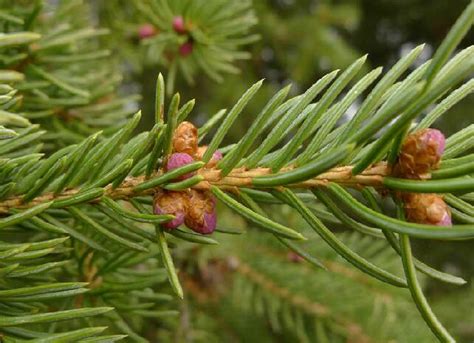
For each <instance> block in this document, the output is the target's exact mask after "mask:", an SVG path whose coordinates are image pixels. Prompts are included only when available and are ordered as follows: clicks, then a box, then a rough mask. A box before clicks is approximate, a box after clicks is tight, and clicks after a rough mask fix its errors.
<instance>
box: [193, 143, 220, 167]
mask: <svg viewBox="0 0 474 343" xmlns="http://www.w3.org/2000/svg"><path fill="white" fill-rule="evenodd" d="M206 150H207V145H203V146H200V147H198V149H197V152H196V159H197V160H202V157H203V156H204V154H205V152H206ZM222 157H223V156H222V153H221V152H220V151H219V150H216V151H215V152H214V153H213V154H212V157H211V159H210V160H209V162H207V164H206V168H213V167H215V166H216V165H217V162H219V161H220V160H222Z"/></svg>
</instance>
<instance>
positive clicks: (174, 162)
mask: <svg viewBox="0 0 474 343" xmlns="http://www.w3.org/2000/svg"><path fill="white" fill-rule="evenodd" d="M193 162H194V159H193V158H192V157H191V156H190V155H188V154H185V153H182V152H175V153H174V154H171V156H170V157H169V158H168V163H167V164H166V170H167V171H170V170H173V169H176V168H179V167H182V166H185V165H187V164H191V163H193ZM194 174H195V172H192V173H188V174H184V175H182V176H180V177H178V178H177V180H185V179H188V178H190V177H191V176H193V175H194Z"/></svg>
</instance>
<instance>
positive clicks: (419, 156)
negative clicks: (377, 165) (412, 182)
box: [395, 129, 446, 179]
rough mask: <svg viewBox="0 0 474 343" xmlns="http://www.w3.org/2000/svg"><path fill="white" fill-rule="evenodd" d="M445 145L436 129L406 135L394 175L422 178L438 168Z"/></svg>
mask: <svg viewBox="0 0 474 343" xmlns="http://www.w3.org/2000/svg"><path fill="white" fill-rule="evenodd" d="M445 145H446V141H445V138H444V135H443V133H442V132H441V131H439V130H436V129H423V130H420V131H417V132H414V133H412V134H410V135H408V136H407V138H406V139H405V142H404V143H403V146H402V149H401V151H400V155H399V157H398V162H397V165H396V166H395V174H396V175H398V176H401V177H404V178H409V179H418V178H423V174H426V173H428V172H429V171H430V170H432V169H437V168H438V165H439V161H440V159H441V155H442V154H443V152H444V148H445Z"/></svg>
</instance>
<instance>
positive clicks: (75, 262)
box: [0, 0, 474, 342]
mask: <svg viewBox="0 0 474 343" xmlns="http://www.w3.org/2000/svg"><path fill="white" fill-rule="evenodd" d="M0 3H1V5H2V7H1V11H0V25H1V26H2V29H3V33H1V34H0V155H1V159H0V166H1V167H0V276H1V277H0V340H2V341H4V342H24V341H31V342H113V341H118V340H124V341H136V342H147V341H150V342H159V341H196V342H201V341H202V342H204V341H206V342H209V341H211V342H212V341H215V342H221V341H245V342H247V341H249V342H251V341H259V342H260V341H264V342H265V341H269V342H270V341H275V340H281V341H291V342H292V341H302V342H315V341H316V342H389V341H396V342H432V341H433V340H435V339H436V338H437V339H438V340H439V341H441V342H454V341H455V338H453V335H459V334H460V333H461V332H460V331H459V328H458V326H457V324H459V322H458V323H453V321H454V320H453V319H452V318H447V321H446V323H447V324H448V325H446V326H443V324H442V321H441V320H439V319H438V317H437V314H441V313H440V312H441V309H443V311H444V309H445V308H447V307H448V305H450V306H451V308H452V302H453V301H456V302H459V300H457V298H454V297H453V298H448V299H449V301H448V299H447V300H446V303H447V304H446V305H444V304H440V305H439V307H438V306H435V307H434V309H435V310H433V309H432V308H431V306H430V304H429V302H428V301H427V298H426V297H425V295H424V294H423V291H422V285H423V281H424V278H425V277H427V278H431V279H434V280H436V282H444V283H446V284H448V285H450V286H453V285H457V286H461V285H463V284H465V283H466V280H464V279H463V278H461V277H459V276H455V275H452V274H450V273H447V272H446V271H441V270H438V269H435V268H433V267H431V266H429V265H427V264H425V263H424V262H422V261H420V260H418V259H416V258H415V257H414V256H413V253H412V242H411V240H412V238H415V239H421V240H442V241H459V240H471V239H473V238H474V210H473V206H474V204H473V203H474V178H473V176H474V174H473V173H474V155H473V154H472V149H473V147H474V139H473V137H474V125H473V124H471V125H470V126H467V127H465V128H464V129H462V130H460V131H459V132H457V133H455V134H453V135H451V136H450V137H448V138H447V139H446V140H445V138H444V135H443V134H442V133H441V132H440V131H438V130H435V129H431V128H430V126H432V124H433V123H434V122H435V121H436V120H437V119H439V118H441V116H443V115H445V114H446V113H448V112H449V110H450V109H451V107H453V106H454V105H455V104H457V103H458V102H459V101H461V100H462V99H463V98H465V97H466V96H468V95H469V94H470V93H471V92H472V90H473V85H474V83H473V80H472V78H471V79H468V80H466V78H467V77H468V76H469V75H471V74H472V72H473V71H474V48H473V47H472V46H470V47H467V48H465V49H461V50H456V48H457V46H458V45H459V43H460V41H461V40H462V39H463V37H464V36H465V35H466V34H467V33H468V31H469V30H470V28H471V25H472V22H473V21H474V2H471V4H470V5H469V6H468V7H467V8H466V9H465V10H464V12H463V13H462V14H461V16H460V17H459V19H458V20H457V21H456V23H455V24H454V26H453V27H452V29H451V30H450V31H449V32H448V33H447V35H446V38H445V39H444V40H443V42H442V43H441V45H440V46H439V47H438V49H437V50H436V52H435V53H434V55H433V57H432V59H431V60H428V61H426V62H425V63H423V64H418V65H417V64H416V61H417V58H418V57H419V56H420V54H421V53H422V51H423V46H422V45H420V46H417V47H415V48H413V49H412V50H411V51H409V52H408V53H406V54H405V55H404V56H402V57H401V58H400V60H399V61H398V62H397V63H395V64H394V65H393V66H392V67H391V68H389V69H388V70H386V71H384V70H383V69H382V68H381V67H378V68H373V69H372V68H371V67H370V66H366V56H362V57H360V58H358V59H355V61H352V62H350V63H348V62H347V59H348V56H349V55H350V53H349V51H350V52H352V53H353V54H354V55H357V53H356V52H355V50H353V49H352V48H349V46H348V45H346V44H345V43H342V41H339V43H340V44H341V45H343V46H344V48H343V49H345V51H346V52H347V53H346V54H344V56H343V57H341V58H340V59H338V60H334V64H335V65H337V66H339V67H343V69H342V70H340V71H339V70H335V71H329V72H328V73H326V75H324V76H322V77H321V78H320V79H319V80H316V82H314V83H313V84H312V85H311V86H310V87H308V89H307V90H305V91H302V92H300V93H301V94H296V93H298V92H295V93H291V90H290V87H291V86H286V87H283V88H282V89H280V90H278V91H276V92H274V94H271V95H269V94H268V93H270V87H267V88H266V90H265V91H264V93H265V105H264V106H261V108H260V109H259V111H258V112H252V117H253V118H252V121H251V122H246V123H244V124H243V125H245V127H246V131H245V133H244V134H243V135H242V136H241V137H239V138H238V139H235V140H234V143H230V144H227V143H226V142H228V141H229V137H233V136H231V135H230V132H231V130H232V129H233V128H234V127H235V126H234V125H235V124H236V123H237V122H238V121H239V116H241V114H242V113H243V112H244V111H247V110H248V109H249V108H250V107H249V106H248V105H250V104H251V102H252V101H254V100H255V98H256V97H258V95H257V93H258V92H259V91H261V90H263V87H262V85H263V84H264V83H263V80H261V81H258V82H256V83H254V84H253V85H251V86H250V87H249V88H248V89H247V90H245V91H244V92H243V94H242V95H241V96H240V97H239V96H238V95H237V94H233V96H234V98H235V99H237V100H236V101H235V103H234V104H233V105H232V106H229V109H228V110H220V111H218V112H217V113H216V114H215V115H213V116H211V117H209V118H207V119H206V120H205V121H204V124H203V125H201V126H200V127H199V128H197V127H195V126H194V125H193V124H192V123H190V122H189V121H186V119H187V117H188V116H189V115H190V113H191V112H192V110H193V107H194V104H195V102H194V100H190V101H187V102H183V101H182V100H181V96H180V94H179V93H174V95H172V94H173V92H174V89H175V88H176V87H175V85H174V80H175V77H176V76H177V74H178V72H179V75H181V76H182V77H183V78H185V79H186V80H187V81H188V82H191V83H192V82H193V78H194V76H195V75H197V74H198V73H205V74H206V75H207V76H209V77H211V78H212V79H214V81H219V82H222V85H221V87H223V88H225V87H226V83H227V82H228V81H227V79H225V78H224V75H225V74H226V73H228V72H237V71H238V68H237V67H236V66H235V62H236V60H238V59H241V58H248V57H249V55H248V53H246V52H245V51H242V50H241V45H242V44H246V43H251V42H253V41H254V40H255V37H256V35H255V34H254V33H253V32H252V27H253V25H254V24H255V15H254V12H253V10H252V8H251V2H250V1H242V2H235V1H227V0H212V1H211V0H207V1H198V0H179V1H178V0H156V1H139V0H136V1H132V2H123V3H122V2H121V1H116V2H112V1H110V2H104V3H101V4H97V3H91V5H92V6H95V7H97V8H95V10H94V11H93V10H91V7H90V6H89V5H88V4H87V3H84V2H83V1H80V0H67V1H60V2H58V3H55V2H48V1H41V0H36V1H10V0H1V1H0ZM265 6H269V5H268V4H266V3H261V4H259V5H256V7H255V8H256V10H257V11H262V8H265ZM339 9H340V10H343V9H346V10H347V8H342V9H341V8H339ZM263 11H264V10H263ZM97 12H98V13H100V17H102V18H101V19H102V20H101V22H102V23H106V25H108V26H109V27H110V30H112V31H114V34H113V35H112V36H111V37H109V38H107V37H108V36H106V35H107V34H108V33H109V31H110V30H106V29H100V28H95V25H94V16H93V13H97ZM329 12H330V13H333V14H334V13H337V11H329ZM265 13H267V14H268V16H271V13H269V12H268V11H267V12H265ZM317 13H318V15H322V14H321V12H317ZM322 13H323V14H324V12H322ZM112 14H117V17H116V18H114V17H113V15H112ZM333 18H337V15H334V17H333ZM269 22H271V19H267V20H266V21H265V24H268V23H269ZM336 22H337V20H336V19H334V22H333V23H336ZM120 23H123V25H122V26H120ZM317 32H318V34H319V35H322V36H321V37H324V36H325V35H327V34H328V31H327V30H326V28H325V27H323V26H322V27H319V28H318V30H317ZM131 35H135V36H133V37H131ZM117 37H121V38H120V42H119V41H118V38H117ZM138 41H141V43H139V44H140V45H142V46H141V47H142V48H144V49H143V50H145V51H142V49H138V47H137V42H138ZM296 42H297V41H296ZM183 45H184V48H183ZM279 45H280V43H277V44H276V46H279ZM103 46H110V47H111V49H115V47H117V46H118V47H119V49H118V50H119V51H118V52H114V53H111V51H112V50H109V49H104V48H102V47H103ZM296 46H298V45H297V44H296ZM184 50H185V51H184ZM329 53H330V52H328V54H329ZM329 58H330V59H331V60H332V57H330V56H329ZM127 62H129V63H130V64H131V65H133V68H132V69H133V72H138V71H140V68H142V66H144V65H146V64H147V63H151V65H152V66H153V69H155V68H156V66H157V65H159V66H160V67H161V68H164V70H165V71H166V72H167V74H168V83H166V82H165V79H164V77H163V76H162V75H161V74H159V75H158V78H157V81H156V91H155V96H154V100H155V101H154V103H155V105H154V123H153V124H152V125H149V127H148V128H147V130H145V131H143V132H140V133H136V129H137V127H138V125H139V123H140V120H141V112H136V110H135V106H136V102H137V101H138V99H139V97H137V96H136V95H134V94H130V93H133V91H131V90H130V89H128V88H127V87H124V88H123V89H121V90H118V87H119V85H120V82H121V80H122V77H121V69H124V70H125V72H127V71H129V70H128V69H127V67H130V65H129V64H127ZM295 63H296V65H295V66H294V67H295V73H296V75H299V76H300V77H301V82H302V83H305V82H307V80H306V79H305V78H306V77H308V75H307V74H305V72H304V71H305V70H307V69H308V68H309V66H307V65H306V64H304V63H303V65H302V66H301V68H302V69H301V70H299V71H298V68H296V67H297V65H299V64H300V63H299V62H295ZM124 66H125V67H124ZM291 68H293V66H291ZM146 70H148V69H146ZM296 78H298V77H296ZM124 93H125V95H123V94H124ZM171 95H172V96H171ZM357 102H359V103H360V105H359V106H357V110H356V113H355V115H353V116H352V117H351V118H350V120H348V121H343V120H342V118H343V116H344V114H346V113H347V111H348V109H349V108H350V107H351V106H353V105H354V104H355V103H357ZM205 143H207V144H205ZM216 221H217V225H216ZM210 234H213V235H212V236H209V235H210ZM242 237H244V238H242ZM422 274H423V275H422ZM466 294H468V293H467V292H466ZM466 297H467V298H468V299H470V301H471V303H472V295H469V294H468V295H467V296H466ZM448 303H449V304H448ZM468 304H469V303H468V302H467V301H466V303H465V304H462V305H465V307H466V308H465V309H464V310H463V308H462V306H457V307H456V310H457V313H456V314H455V315H453V317H454V318H456V320H457V321H462V320H465V318H469V317H467V316H469V315H471V316H472V313H470V310H472V308H471V307H470V306H468ZM469 313H470V314H469ZM460 314H465V315H466V317H465V318H463V317H462V316H461V315H460ZM443 319H444V316H443ZM467 324H469V321H468V322H467Z"/></svg>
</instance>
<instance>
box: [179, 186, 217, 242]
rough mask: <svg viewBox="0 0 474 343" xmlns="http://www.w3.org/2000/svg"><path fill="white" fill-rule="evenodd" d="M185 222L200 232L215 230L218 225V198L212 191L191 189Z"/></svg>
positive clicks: (207, 232)
mask: <svg viewBox="0 0 474 343" xmlns="http://www.w3.org/2000/svg"><path fill="white" fill-rule="evenodd" d="M184 223H185V224H186V226H187V227H188V228H190V229H191V230H193V231H194V232H197V233H200V234H204V235H208V234H211V233H213V232H214V230H215V229H216V225H217V214H216V199H215V198H214V196H213V195H212V194H211V193H210V192H203V191H197V190H191V192H190V197H189V206H188V208H187V211H186V216H185V218H184Z"/></svg>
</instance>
